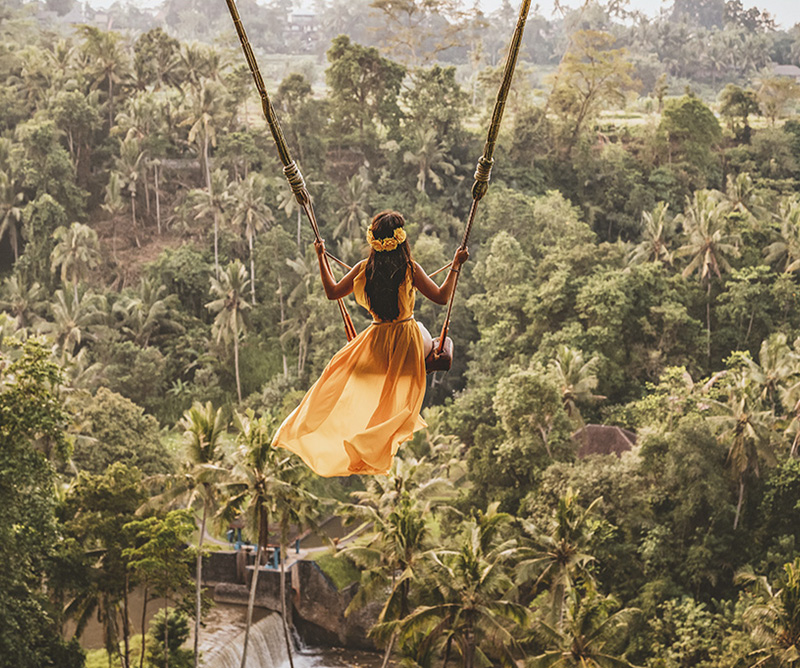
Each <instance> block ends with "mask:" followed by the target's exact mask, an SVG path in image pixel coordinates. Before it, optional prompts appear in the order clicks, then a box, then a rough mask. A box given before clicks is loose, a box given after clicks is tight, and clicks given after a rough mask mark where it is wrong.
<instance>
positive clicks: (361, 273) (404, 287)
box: [353, 262, 415, 322]
mask: <svg viewBox="0 0 800 668" xmlns="http://www.w3.org/2000/svg"><path fill="white" fill-rule="evenodd" d="M353 296H354V297H355V298H356V302H358V304H359V305H360V306H363V307H364V308H365V309H367V311H369V312H370V314H371V315H372V317H373V319H374V320H375V322H397V321H399V320H406V319H408V318H411V316H412V315H414V301H415V299H414V298H415V290H414V279H413V274H412V272H411V269H410V267H408V268H407V269H406V275H405V278H404V279H403V281H402V282H401V283H400V285H399V286H398V287H397V307H398V315H397V317H396V318H394V319H392V320H385V319H384V318H382V317H381V316H380V315H379V314H378V313H376V312H375V310H374V309H372V308H370V300H369V297H368V295H367V263H366V262H362V263H361V266H360V267H359V270H358V273H357V274H356V275H355V278H354V279H353Z"/></svg>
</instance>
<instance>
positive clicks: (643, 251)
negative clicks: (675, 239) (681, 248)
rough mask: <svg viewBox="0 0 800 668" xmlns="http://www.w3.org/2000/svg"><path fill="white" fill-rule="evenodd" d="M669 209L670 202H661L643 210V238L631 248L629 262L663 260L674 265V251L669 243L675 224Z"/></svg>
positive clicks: (638, 262)
mask: <svg viewBox="0 0 800 668" xmlns="http://www.w3.org/2000/svg"><path fill="white" fill-rule="evenodd" d="M668 209H669V204H667V203H666V202H659V203H658V204H656V206H655V208H654V209H653V210H652V211H643V212H642V224H643V229H642V240H641V241H640V242H639V243H638V244H637V245H636V246H634V247H633V248H632V249H631V252H630V254H629V255H628V264H642V263H644V262H663V263H664V264H667V265H672V261H673V253H672V251H671V250H670V249H669V244H670V237H671V236H672V232H673V229H672V227H673V226H672V221H670V219H669V216H668Z"/></svg>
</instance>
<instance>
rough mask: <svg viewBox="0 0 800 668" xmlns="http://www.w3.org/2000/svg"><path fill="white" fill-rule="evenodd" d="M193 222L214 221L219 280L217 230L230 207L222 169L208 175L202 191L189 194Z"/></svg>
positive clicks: (226, 182) (216, 266)
mask: <svg viewBox="0 0 800 668" xmlns="http://www.w3.org/2000/svg"><path fill="white" fill-rule="evenodd" d="M189 198H190V201H191V202H192V205H193V210H194V214H195V215H194V217H195V220H199V219H206V218H209V217H210V218H211V219H212V220H213V221H214V275H215V276H216V277H217V278H219V274H220V268H219V229H220V223H221V221H223V220H224V219H225V216H226V215H227V212H228V209H229V207H230V205H231V183H230V181H229V180H228V173H227V172H226V171H225V170H224V169H215V170H214V173H213V174H210V175H209V178H208V182H207V184H206V188H205V189H204V190H192V191H190V193H189Z"/></svg>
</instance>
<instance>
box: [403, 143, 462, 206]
mask: <svg viewBox="0 0 800 668" xmlns="http://www.w3.org/2000/svg"><path fill="white" fill-rule="evenodd" d="M403 161H404V162H406V163H408V164H412V165H414V166H415V167H416V168H417V190H419V192H421V193H424V192H426V191H427V186H428V179H430V180H431V182H432V183H433V185H434V187H435V188H436V190H441V189H442V187H443V185H442V179H441V177H440V176H439V174H438V173H437V172H439V171H441V172H443V173H444V174H447V175H448V176H452V175H453V174H455V172H456V168H455V165H453V164H452V163H450V162H447V160H446V156H445V151H444V145H443V144H442V142H440V141H439V140H438V138H437V136H436V130H434V129H433V128H421V127H420V128H417V129H416V131H415V135H414V149H413V150H411V151H406V152H405V153H404V154H403Z"/></svg>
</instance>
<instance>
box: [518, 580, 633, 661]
mask: <svg viewBox="0 0 800 668" xmlns="http://www.w3.org/2000/svg"><path fill="white" fill-rule="evenodd" d="M616 605H617V603H616V601H615V600H614V599H613V598H612V597H610V596H606V597H603V596H600V595H599V594H598V593H597V592H596V591H594V589H593V588H589V589H588V590H587V591H586V592H581V591H580V590H578V589H573V590H571V591H570V592H569V594H568V596H567V608H566V621H565V623H564V624H563V626H562V628H555V627H553V626H551V625H550V624H547V623H546V622H543V621H537V622H536V623H535V626H534V636H535V637H536V638H537V639H538V641H539V643H540V644H542V645H544V646H545V647H547V650H546V651H545V652H544V653H542V654H540V655H539V656H535V657H532V658H530V659H528V661H526V663H525V668H633V666H632V665H631V664H630V663H629V662H628V661H626V660H625V659H623V658H621V657H620V656H618V654H617V652H615V651H614V648H615V646H619V645H620V644H621V643H620V637H621V636H624V635H625V633H626V632H627V630H628V628H629V626H630V624H631V621H632V619H633V617H634V616H635V615H637V614H638V613H639V611H638V610H636V609H634V608H625V609H623V610H619V611H617V612H614V613H613V614H612V613H611V610H613V609H614V607H616Z"/></svg>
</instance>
